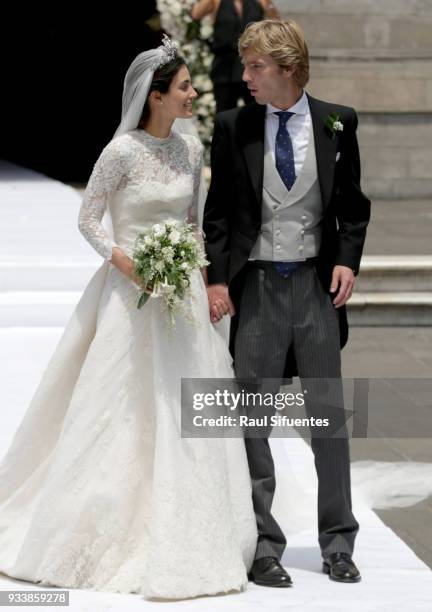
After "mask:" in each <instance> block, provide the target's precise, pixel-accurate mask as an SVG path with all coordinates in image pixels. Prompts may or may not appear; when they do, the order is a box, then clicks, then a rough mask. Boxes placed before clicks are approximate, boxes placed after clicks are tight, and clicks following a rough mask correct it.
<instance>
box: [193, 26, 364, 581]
mask: <svg viewBox="0 0 432 612" xmlns="http://www.w3.org/2000/svg"><path fill="white" fill-rule="evenodd" d="M239 51H240V55H241V58H242V62H243V66H244V72H243V79H244V81H245V82H246V84H247V86H248V88H249V90H250V91H251V94H252V95H253V96H254V98H255V102H253V103H252V104H250V105H248V106H244V107H241V108H236V109H233V110H230V111H225V112H223V113H220V114H218V115H217V117H216V121H215V127H214V136H213V142H212V155H211V169H212V179H211V185H210V189H209V193H208V198H207V202H206V206H205V211H204V222H203V228H204V233H205V236H206V249H207V255H208V258H209V261H210V266H209V267H208V283H209V285H208V298H209V305H210V314H211V319H212V321H214V322H215V321H217V320H219V319H220V318H221V317H223V316H224V315H225V314H229V315H230V316H231V317H232V319H231V331H230V350H231V352H232V354H233V356H234V367H235V373H236V376H237V378H241V379H259V378H263V377H267V378H269V379H270V378H272V379H279V380H280V379H282V378H283V377H291V376H293V375H298V376H300V377H301V378H307V377H310V378H326V377H328V378H332V379H340V377H341V360H340V348H341V347H343V346H344V344H345V343H346V341H347V337H348V325H347V317H346V309H345V304H346V302H347V301H348V300H349V298H350V297H351V293H352V290H353V286H354V281H355V276H356V275H357V273H358V271H359V266H360V259H361V255H362V250H363V245H364V241H365V235H366V227H367V225H368V222H369V217H370V201H369V200H368V198H367V197H366V196H365V195H364V194H363V193H362V191H361V188H360V158H359V149H358V144H357V137H356V128H357V116H356V113H355V111H354V110H353V109H352V108H349V107H346V106H340V105H337V104H330V103H328V102H324V101H322V100H317V99H316V98H313V97H311V96H310V95H309V94H307V93H306V92H305V91H304V87H305V85H306V84H307V82H308V79H309V58H308V49H307V45H306V42H305V39H304V35H303V32H302V31H301V29H300V27H299V26H298V25H297V24H296V23H295V22H294V21H291V20H287V21H273V20H266V21H262V22H259V23H251V24H249V26H248V27H247V29H246V30H245V32H244V33H243V34H242V36H241V37H240V40H239ZM273 391H277V389H274V390H273ZM245 444H246V450H247V455H248V461H249V469H250V473H251V479H252V491H253V503H254V509H255V513H256V518H257V526H258V544H257V549H256V554H255V561H254V563H253V566H252V568H251V572H250V578H251V579H252V580H253V581H254V582H256V583H257V584H260V585H265V586H273V587H284V586H291V585H292V581H291V578H290V576H289V575H288V574H287V572H286V571H285V570H284V569H283V567H282V566H281V564H280V559H281V557H282V553H283V551H284V548H285V545H286V540H285V537H284V535H283V533H282V531H281V529H280V527H279V526H278V524H277V523H276V521H275V519H274V518H273V516H272V514H271V505H272V500H273V494H274V491H275V475H274V465H273V459H272V456H271V451H270V448H269V443H268V439H266V438H265V437H262V438H246V439H245ZM311 446H312V450H313V453H314V457H315V466H316V471H317V476H318V530H319V536H318V541H319V545H320V549H321V555H322V558H323V571H324V572H325V573H327V574H328V575H329V578H331V579H332V580H336V581H340V582H358V581H359V580H360V573H359V570H358V569H357V567H356V565H355V564H354V562H353V560H352V554H353V549H354V540H355V537H356V535H357V532H358V530H359V524H358V522H357V521H356V519H355V517H354V515H353V512H352V508H351V488H350V487H351V485H350V458H349V443H348V439H347V437H339V438H330V437H327V438H323V437H314V436H312V438H311Z"/></svg>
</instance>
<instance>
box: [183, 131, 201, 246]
mask: <svg viewBox="0 0 432 612" xmlns="http://www.w3.org/2000/svg"><path fill="white" fill-rule="evenodd" d="M192 148H193V160H192V161H193V168H194V170H193V196H192V203H191V206H190V208H189V210H188V219H187V221H188V223H191V224H192V225H194V229H195V232H194V233H195V236H196V238H197V240H198V241H199V242H200V243H201V245H202V246H204V239H203V235H202V230H201V227H200V222H199V216H198V208H199V204H200V194H201V189H202V184H201V181H202V180H204V179H203V176H202V174H203V167H204V156H203V151H204V147H203V145H202V144H201V142H200V141H199V140H197V139H196V138H194V139H193V147H192Z"/></svg>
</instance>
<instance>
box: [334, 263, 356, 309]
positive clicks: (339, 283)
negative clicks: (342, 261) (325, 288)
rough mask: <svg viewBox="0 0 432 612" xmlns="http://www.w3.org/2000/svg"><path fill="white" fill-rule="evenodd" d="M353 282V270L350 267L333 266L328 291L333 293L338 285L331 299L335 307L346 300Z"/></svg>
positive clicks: (350, 293)
mask: <svg viewBox="0 0 432 612" xmlns="http://www.w3.org/2000/svg"><path fill="white" fill-rule="evenodd" d="M354 282H355V277H354V272H353V270H351V268H348V267H347V266H335V267H334V268H333V276H332V282H331V286H330V292H331V293H335V292H336V291H337V289H338V287H339V291H338V292H337V295H336V296H335V298H334V300H333V304H334V306H335V307H336V308H340V307H341V306H343V305H344V304H346V303H347V302H348V300H349V299H350V297H351V295H352V291H353V287H354Z"/></svg>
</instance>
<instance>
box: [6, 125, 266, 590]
mask: <svg viewBox="0 0 432 612" xmlns="http://www.w3.org/2000/svg"><path fill="white" fill-rule="evenodd" d="M201 164H202V145H201V144H200V143H199V141H198V140H197V139H195V138H194V137H193V136H186V135H180V134H178V133H176V132H171V134H170V136H168V137H167V138H164V139H159V138H155V137H153V136H151V135H150V134H148V133H147V132H144V131H143V130H138V129H137V130H132V131H130V132H127V133H126V134H124V135H122V136H120V137H118V138H116V139H114V140H113V141H111V142H110V143H109V144H108V145H107V147H105V149H104V150H103V152H102V154H101V156H100V157H99V159H98V161H97V162H96V165H95V168H94V170H93V173H92V175H91V178H90V180H89V184H88V186H87V189H86V192H85V195H84V200H83V204H82V207H81V210H80V217H79V227H80V229H81V231H82V233H83V234H84V236H85V237H86V238H87V240H88V241H89V242H90V243H91V244H92V246H93V247H94V248H95V249H96V250H97V251H98V252H99V253H100V254H101V255H102V256H103V257H104V258H105V262H104V263H103V265H102V266H101V267H100V268H99V270H98V271H97V272H96V274H95V275H94V276H93V278H92V279H91V280H90V282H89V284H88V285H87V287H86V289H85V291H84V293H83V295H82V298H81V300H80V302H79V304H78V305H77V307H76V309H75V311H74V313H73V315H72V317H71V319H70V321H69V323H68V325H67V327H66V329H65V331H64V334H63V336H62V337H61V340H60V342H59V344H58V346H57V347H56V349H55V351H54V354H53V355H52V358H51V360H50V362H49V364H48V366H47V368H46V370H45V372H44V375H43V377H42V380H41V382H40V384H39V387H38V389H37V391H36V393H35V396H34V397H33V400H32V402H31V404H30V406H29V408H28V410H27V412H26V414H25V417H24V419H23V421H22V422H21V424H20V426H19V428H18V430H17V432H16V434H15V436H14V439H13V441H12V444H11V446H10V448H9V450H8V452H7V454H6V456H5V458H4V459H3V461H2V463H1V464H0V572H3V573H4V574H6V575H8V576H11V577H14V578H18V579H23V580H28V581H31V582H40V583H41V584H42V585H46V586H51V585H55V586H60V587H66V588H87V589H93V590H106V591H116V592H122V593H140V594H143V595H144V596H146V597H161V598H188V597H194V596H198V595H206V594H207V595H210V594H216V593H222V592H227V591H230V590H233V589H234V590H243V589H244V588H246V585H247V571H248V569H249V568H250V566H251V564H252V561H253V557H254V552H255V547H256V541H257V531H256V522H255V515H254V512H253V506H252V499H251V484H250V478H249V471H248V466H247V458H246V453H245V449H244V442H243V440H242V439H234V438H231V439H215V438H214V439H197V438H194V439H188V438H181V436H180V380H181V377H196V378H198V377H206V378H207V377H208V378H212V377H233V376H234V373H233V370H232V362H231V357H230V354H229V352H228V348H227V346H226V343H225V342H224V340H223V339H222V337H221V336H220V335H219V334H218V332H217V331H216V330H215V328H214V327H213V326H212V324H211V323H210V320H209V314H208V304H207V294H206V289H205V285H204V282H203V279H202V276H201V274H200V272H199V271H195V273H194V274H193V278H192V282H191V290H192V299H190V298H187V300H188V301H189V302H190V305H191V308H192V313H193V316H194V317H195V319H196V321H197V324H191V322H190V321H187V320H184V318H183V317H182V316H181V315H178V316H177V319H176V327H175V330H174V331H171V330H170V326H169V323H168V319H167V316H166V314H165V313H164V312H163V310H162V309H161V307H160V302H159V300H158V299H157V298H156V299H150V300H149V301H148V302H147V304H146V305H145V306H144V307H143V308H142V309H140V310H138V309H137V307H136V304H137V301H138V297H139V295H140V293H141V292H140V290H139V288H138V287H137V286H136V285H135V284H134V283H133V282H132V281H131V280H129V279H128V278H126V277H125V276H124V275H122V274H121V273H120V272H119V271H118V270H117V268H115V267H114V266H113V265H112V264H111V263H110V262H109V259H110V257H111V252H112V246H113V244H117V245H118V246H120V247H121V248H122V249H123V250H124V251H125V252H126V253H128V254H129V255H130V254H131V250H132V246H133V242H134V239H135V237H136V235H137V233H138V232H140V231H141V230H142V229H143V228H144V227H146V226H149V225H153V224H155V223H157V222H160V221H163V220H165V219H168V218H171V219H177V220H179V221H184V220H189V221H190V222H196V221H197V208H198V187H199V181H200V175H201ZM107 207H108V210H109V212H110V215H111V218H112V225H113V232H114V240H115V242H113V241H112V240H111V238H110V236H109V235H108V234H107V233H106V231H105V230H104V227H103V225H102V223H101V220H102V217H103V215H104V212H105V210H106V208H107Z"/></svg>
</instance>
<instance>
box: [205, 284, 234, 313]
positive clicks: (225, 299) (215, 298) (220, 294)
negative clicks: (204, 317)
mask: <svg viewBox="0 0 432 612" xmlns="http://www.w3.org/2000/svg"><path fill="white" fill-rule="evenodd" d="M207 297H208V301H209V308H210V320H211V322H212V323H217V322H218V321H220V320H221V319H222V317H223V316H224V315H226V314H229V315H230V316H231V317H232V316H234V315H235V308H234V304H233V303H232V301H231V298H230V296H229V292H228V286H227V285H225V284H219V283H218V284H215V285H209V286H208V287H207Z"/></svg>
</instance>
